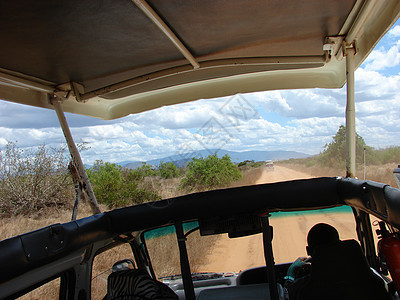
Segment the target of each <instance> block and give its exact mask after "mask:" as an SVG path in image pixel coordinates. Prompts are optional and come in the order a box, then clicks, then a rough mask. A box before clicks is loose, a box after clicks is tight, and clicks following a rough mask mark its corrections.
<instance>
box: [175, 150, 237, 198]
mask: <svg viewBox="0 0 400 300" xmlns="http://www.w3.org/2000/svg"><path fill="white" fill-rule="evenodd" d="M241 177H242V175H241V173H240V171H239V169H238V167H237V166H235V164H234V163H232V161H231V158H230V157H229V155H227V154H226V155H224V156H223V157H222V158H219V157H218V156H217V154H214V155H209V156H208V157H207V158H205V159H204V158H193V160H192V161H190V162H189V163H188V171H187V173H186V176H185V177H184V178H183V179H182V182H181V187H183V188H188V189H189V190H193V189H212V188H217V187H222V186H226V185H228V184H229V183H230V182H232V181H234V180H237V179H240V178H241Z"/></svg>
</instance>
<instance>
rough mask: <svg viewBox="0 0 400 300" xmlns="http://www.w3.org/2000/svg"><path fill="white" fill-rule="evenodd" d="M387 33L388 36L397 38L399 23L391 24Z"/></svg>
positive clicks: (399, 35) (398, 35)
mask: <svg viewBox="0 0 400 300" xmlns="http://www.w3.org/2000/svg"><path fill="white" fill-rule="evenodd" d="M388 35H389V36H390V37H394V38H399V37H400V25H395V26H393V28H392V29H390V30H389V32H388Z"/></svg>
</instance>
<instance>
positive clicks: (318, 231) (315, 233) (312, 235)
mask: <svg viewBox="0 0 400 300" xmlns="http://www.w3.org/2000/svg"><path fill="white" fill-rule="evenodd" d="M338 241H339V233H338V232H337V230H336V229H335V228H334V227H332V226H331V225H328V224H325V223H318V224H316V225H314V226H313V227H312V228H311V229H310V231H309V232H308V236H307V244H308V246H307V253H308V254H309V255H311V253H312V251H313V249H315V247H317V246H320V245H325V244H330V243H334V242H338Z"/></svg>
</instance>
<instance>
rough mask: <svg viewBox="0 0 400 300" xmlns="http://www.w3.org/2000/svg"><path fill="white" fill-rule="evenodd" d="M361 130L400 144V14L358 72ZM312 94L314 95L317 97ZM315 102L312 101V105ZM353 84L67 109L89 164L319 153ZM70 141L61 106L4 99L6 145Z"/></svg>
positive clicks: (1, 136)
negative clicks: (107, 111) (105, 110)
mask: <svg viewBox="0 0 400 300" xmlns="http://www.w3.org/2000/svg"><path fill="white" fill-rule="evenodd" d="M355 78H356V113H357V119H356V130H357V132H358V133H359V134H360V135H361V136H362V137H363V138H364V139H365V141H366V143H367V144H368V145H370V146H373V147H375V148H384V147H388V146H392V145H396V146H399V145H400V122H399V121H400V96H399V91H400V22H399V21H398V22H397V23H396V24H395V25H394V26H393V28H392V29H391V30H390V31H388V33H387V34H386V35H385V36H384V37H383V39H382V40H381V41H380V42H379V43H378V45H377V46H376V47H375V49H374V50H373V51H372V52H371V54H370V56H369V57H368V59H367V60H366V61H365V62H364V63H363V64H362V65H361V67H360V68H359V69H358V70H357V71H356V73H355ZM310 100H312V101H311V102H310ZM310 103H312V105H310ZM345 103H346V91H345V87H344V88H342V89H335V90H334V89H331V90H327V89H307V90H288V91H271V92H259V93H250V94H243V95H234V96H231V97H224V98H218V99H208V100H198V101H194V102H190V103H185V104H179V105H175V106H170V107H162V108H159V109H156V110H152V111H148V112H144V113H141V114H136V115H130V116H127V117H125V118H122V119H118V120H113V121H103V120H98V119H94V118H88V117H83V116H78V115H71V114H67V120H68V122H69V125H70V127H71V131H72V134H73V136H74V139H75V141H76V142H78V143H79V142H87V143H88V146H89V147H90V149H89V150H86V151H84V152H82V157H83V160H84V162H85V163H86V164H92V163H93V162H94V161H95V160H97V159H102V160H105V161H111V162H120V161H146V160H150V159H154V158H162V157H165V156H169V155H174V154H178V153H184V152H186V151H196V150H200V149H204V148H209V149H210V148H212V149H215V148H222V149H226V150H233V151H245V150H291V151H299V152H304V153H307V154H318V153H319V152H321V151H322V150H323V147H324V145H325V144H326V143H328V142H330V141H331V139H332V136H333V135H334V134H335V133H336V131H337V130H338V128H339V126H340V125H341V124H344V123H345V117H344V116H345ZM7 141H14V142H17V144H18V145H19V146H20V147H22V148H30V147H35V146H38V145H42V144H47V145H51V146H57V145H59V144H62V143H65V140H64V137H63V134H62V131H61V129H60V127H59V124H58V120H57V117H56V114H55V112H54V111H51V110H46V109H40V108H33V107H27V106H23V105H18V104H14V103H9V102H5V101H0V149H1V148H3V147H4V146H5V144H6V143H7Z"/></svg>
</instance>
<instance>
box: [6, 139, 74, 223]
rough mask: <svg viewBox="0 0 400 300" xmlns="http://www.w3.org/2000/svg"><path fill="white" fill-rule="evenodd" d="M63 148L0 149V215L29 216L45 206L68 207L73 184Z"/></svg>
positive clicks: (12, 145) (10, 144) (10, 146)
mask: <svg viewBox="0 0 400 300" xmlns="http://www.w3.org/2000/svg"><path fill="white" fill-rule="evenodd" d="M64 150H65V149H64V148H58V149H57V148H51V147H47V146H45V145H42V146H39V147H37V148H35V149H30V150H22V149H20V148H18V147H17V146H16V144H15V143H13V142H8V143H7V145H6V147H5V149H4V150H3V151H1V150H0V214H2V215H6V216H10V215H29V214H32V213H35V212H38V211H40V210H42V209H45V208H49V207H56V208H61V207H65V208H71V207H72V203H73V199H74V185H73V183H72V180H71V176H70V174H69V172H68V162H69V158H68V157H66V156H65V154H64V153H65V151H64Z"/></svg>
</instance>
